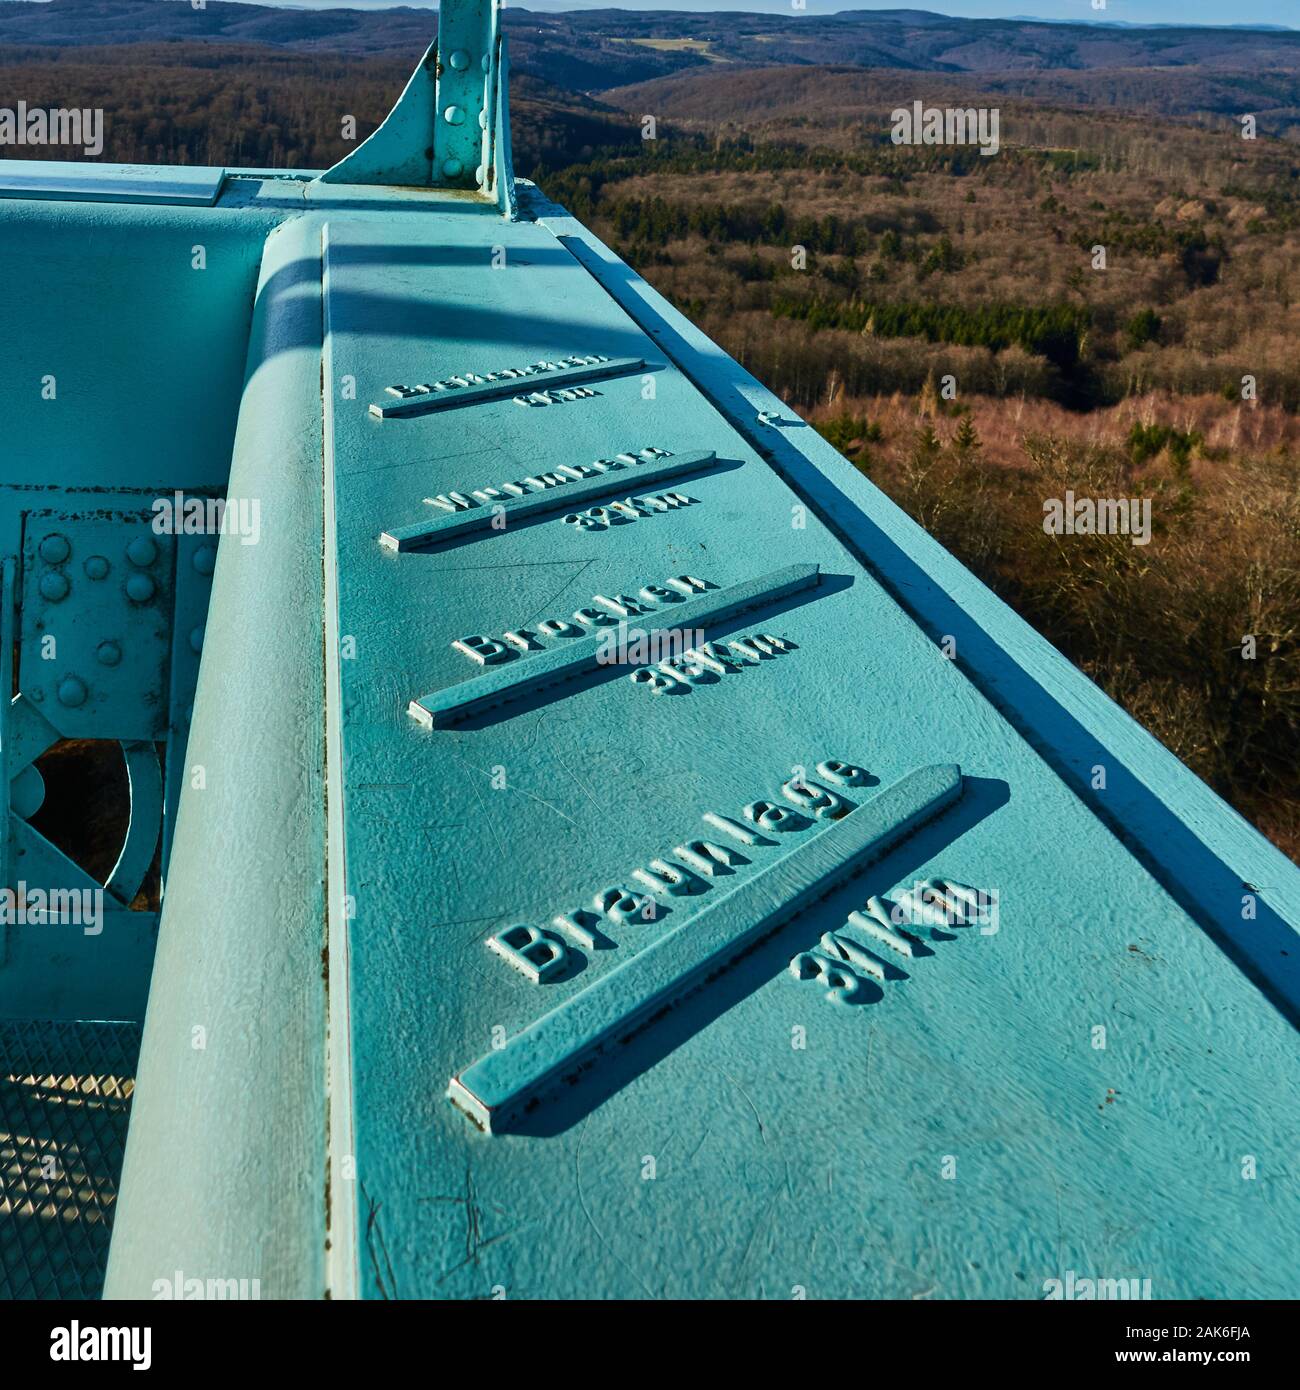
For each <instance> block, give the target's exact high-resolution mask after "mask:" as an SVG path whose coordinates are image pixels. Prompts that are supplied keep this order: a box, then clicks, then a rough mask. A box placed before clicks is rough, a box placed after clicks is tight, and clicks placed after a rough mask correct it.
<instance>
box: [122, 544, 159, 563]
mask: <svg viewBox="0 0 1300 1390" xmlns="http://www.w3.org/2000/svg"><path fill="white" fill-rule="evenodd" d="M126 558H127V559H128V560H130V562H131V563H132V564H133V565H138V566H139V567H140V568H141V569H143V568H144V567H145V566H146V565H152V564H153V562H154V561H155V560H156V559H157V558H158V543H157V541H155V540H154V538H153V537H152V536H137V537H136V538H135V540H133V541H132V542H131V544H130V545H128V546H127V548H126Z"/></svg>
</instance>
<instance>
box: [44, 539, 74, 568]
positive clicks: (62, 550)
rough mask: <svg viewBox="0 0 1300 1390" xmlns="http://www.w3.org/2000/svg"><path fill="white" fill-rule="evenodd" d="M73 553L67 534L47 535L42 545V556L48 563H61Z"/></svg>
mask: <svg viewBox="0 0 1300 1390" xmlns="http://www.w3.org/2000/svg"><path fill="white" fill-rule="evenodd" d="M71 554H72V546H71V545H70V544H69V542H68V538H67V537H66V536H59V535H51V536H46V537H45V539H44V540H43V541H42V542H41V545H40V556H41V559H42V560H44V561H45V563H46V564H47V565H61V564H62V563H63V562H64V561H65V560H66V559H67V558H68V556H69V555H71Z"/></svg>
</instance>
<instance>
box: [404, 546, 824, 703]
mask: <svg viewBox="0 0 1300 1390" xmlns="http://www.w3.org/2000/svg"><path fill="white" fill-rule="evenodd" d="M820 578H821V575H820V572H819V570H818V568H817V566H816V565H787V566H786V567H785V568H784V569H779V570H773V571H772V573H771V574H766V575H763V576H762V577H761V578H759V579H747V580H745V582H744V583H742V584H732V585H730V586H729V587H728V588H726V589H715V590H713V591H712V592H710V593H706V594H701V595H700V596H699V597H698V598H693V599H685V600H683V601H682V602H681V603H674V604H671V605H669V606H668V607H665V608H661V609H659V610H658V611H657V612H655V613H645V614H643V615H641V617H640V618H639V619H638V621H637V623H636V624H633V625H632V627H633V628H634V629H635V631H636V632H637V633H638V634H642V633H643V634H644V635H645V637H646V639H647V640H650V639H651V638H652V636H653V634H654V633H656V632H664V631H668V630H674V629H682V628H702V627H704V626H705V625H706V624H708V623H718V622H722V621H723V620H724V619H726V618H732V617H735V616H737V615H738V614H740V613H747V612H748V611H749V610H750V609H751V608H760V607H762V606H763V605H764V604H768V603H775V602H776V601H777V600H778V599H782V598H786V597H787V596H788V595H790V594H797V593H799V592H800V591H801V590H803V589H811V588H813V587H814V586H815V585H816V584H817V583H818V581H819V579H820ZM620 629H627V625H626V624H620V625H618V626H609V627H602V628H601V629H600V630H599V631H597V632H593V633H591V634H590V636H587V637H577V638H574V640H573V641H571V642H569V643H567V644H566V645H565V646H563V647H555V648H552V649H551V650H549V651H545V652H541V653H540V654H537V655H533V656H526V657H521V658H518V659H516V660H514V661H509V662H506V663H504V664H503V665H500V666H494V667H492V668H491V669H490V670H488V671H486V672H484V674H483V675H481V676H475V677H474V678H473V679H472V680H467V681H461V682H460V683H459V684H458V685H450V686H448V687H447V688H446V689H445V690H439V691H437V692H435V693H434V694H432V695H422V696H420V698H419V699H418V700H412V701H411V703H410V706H409V708H410V712H411V714H412V715H413V716H414V717H415V718H416V719H418V720H419V721H420V723H421V724H423V725H424V726H425V727H426V728H429V729H442V728H446V727H447V726H448V725H451V724H455V723H457V722H458V721H459V720H462V719H468V718H469V717H470V716H471V715H475V714H480V713H482V712H483V711H484V710H487V709H491V708H493V707H494V706H496V705H504V704H508V703H510V702H511V701H513V700H519V699H522V698H523V697H524V696H525V695H531V694H533V693H534V692H535V691H538V690H544V689H545V688H546V687H547V686H550V685H557V684H559V683H560V682H561V681H566V680H572V679H573V678H574V677H575V676H581V675H583V674H584V673H586V672H588V671H594V670H596V669H598V668H599V666H600V653H601V652H602V651H603V650H607V649H608V647H609V644H610V642H611V641H614V642H617V641H618V638H619V633H620ZM627 630H630V629H627Z"/></svg>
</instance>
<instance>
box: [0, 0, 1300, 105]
mask: <svg viewBox="0 0 1300 1390" xmlns="http://www.w3.org/2000/svg"><path fill="white" fill-rule="evenodd" d="M430 19H431V16H430V13H429V10H428V9H412V8H409V7H399V8H394V9H389V10H348V9H342V10H300V9H279V8H273V7H270V6H265V5H244V4H228V3H221V0H210V3H209V4H207V5H206V6H205V7H204V8H203V9H201V10H195V9H193V8H192V7H191V6H190V5H189V4H187V3H185V0H47V3H31V0H4V3H0V45H14V46H31V47H40V48H62V47H72V46H86V45H91V46H94V45H106V44H129V43H139V42H144V43H176V42H190V43H193V42H200V43H201V42H220V43H227V44H228V43H255V44H266V45H271V46H274V47H278V48H285V49H291V50H296V51H300V52H313V51H314V52H320V53H350V54H385V53H391V54H397V53H401V54H409V55H411V56H412V60H413V59H414V56H415V55H417V54H418V53H419V52H420V51H421V50H422V49H423V47H424V45H425V44H426V43H427V42H428V39H429V35H430V30H431V28H432V26H431V24H430ZM505 25H506V30H507V32H508V33H509V35H510V40H511V55H512V62H513V65H514V67H515V68H516V70H517V71H520V72H525V73H531V74H533V75H535V76H538V77H543V78H546V79H547V80H548V81H550V82H552V83H555V84H556V85H558V86H561V87H564V88H567V89H568V90H570V91H583V92H601V91H606V90H609V89H610V88H613V87H621V86H627V85H630V84H632V83H639V82H646V81H650V80H653V79H655V78H659V77H666V76H669V75H670V74H672V73H676V72H680V71H683V70H685V69H689V68H706V67H708V68H714V69H715V70H716V69H720V68H723V67H731V68H745V67H751V68H752V67H771V66H778V65H780V66H822V65H827V64H834V65H837V66H850V67H858V68H893V69H904V70H912V71H924V72H938V73H945V72H946V73H963V72H965V73H992V72H1016V71H1020V72H1026V73H1030V72H1036V71H1072V72H1088V71H1104V70H1110V69H1132V68H1166V69H1168V68H1197V67H1199V68H1205V69H1214V70H1219V71H1237V72H1260V71H1274V72H1276V71H1294V70H1300V32H1296V31H1292V30H1280V29H1267V30H1265V29H1253V30H1252V29H1242V28H1214V29H1209V28H1195V27H1187V28H1179V27H1176V26H1169V25H1163V26H1157V27H1152V28H1139V27H1136V26H1132V27H1131V26H1128V25H1123V24H1105V23H1103V24H1097V23H1081V24H1068V23H1055V22H1049V21H1043V20H1006V19H1003V20H992V19H953V18H949V17H947V16H945V15H940V14H933V13H930V12H928V11H924V10H874V11H852V10H849V11H841V12H840V13H838V14H835V15H829V16H809V15H803V16H788V15H771V14H746V13H734V12H726V13H716V14H697V13H683V12H679V11H675V10H665V11H625V10H582V11H574V12H569V13H556V12H552V11H548V12H545V13H541V12H536V11H530V10H527V9H518V8H511V9H509V10H507V11H506V12H505ZM665 42H667V43H668V44H670V45H672V46H667V47H666V46H661V45H663V44H664V43H665Z"/></svg>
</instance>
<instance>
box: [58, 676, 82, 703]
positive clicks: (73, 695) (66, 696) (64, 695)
mask: <svg viewBox="0 0 1300 1390" xmlns="http://www.w3.org/2000/svg"><path fill="white" fill-rule="evenodd" d="M58 694H59V703H60V704H61V705H67V706H68V708H69V709H76V708H77V706H78V705H84V704H85V703H86V696H87V695H89V694H90V692H89V691H88V690H87V689H86V682H85V681H83V680H79V679H78V678H77V677H76V676H65V677H64V678H63V679H62V680H61V681H60V682H59V691H58Z"/></svg>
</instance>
